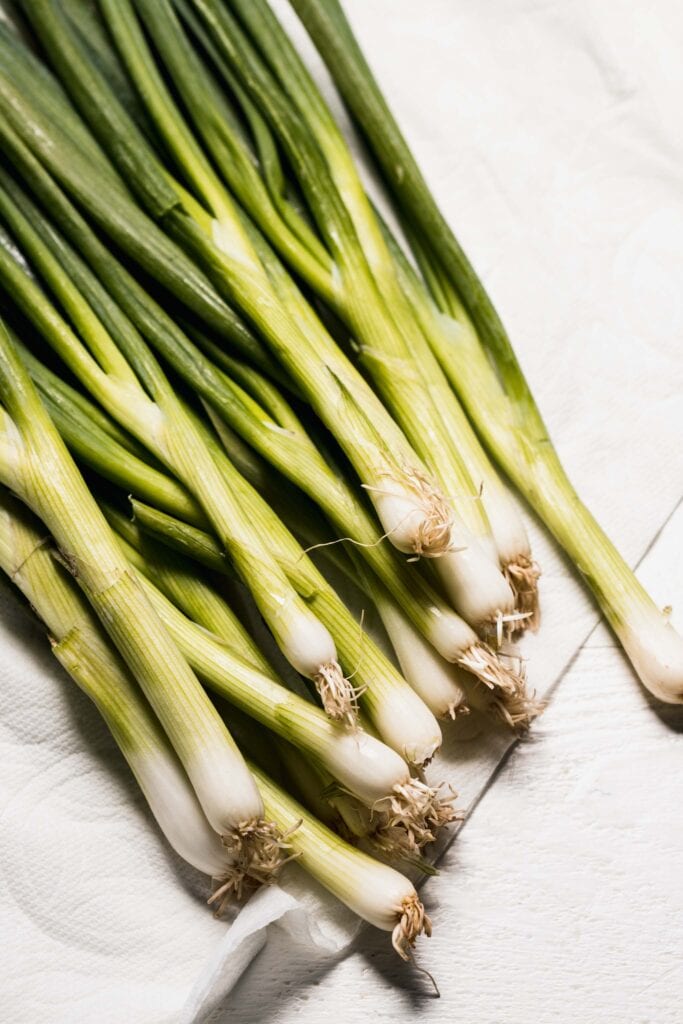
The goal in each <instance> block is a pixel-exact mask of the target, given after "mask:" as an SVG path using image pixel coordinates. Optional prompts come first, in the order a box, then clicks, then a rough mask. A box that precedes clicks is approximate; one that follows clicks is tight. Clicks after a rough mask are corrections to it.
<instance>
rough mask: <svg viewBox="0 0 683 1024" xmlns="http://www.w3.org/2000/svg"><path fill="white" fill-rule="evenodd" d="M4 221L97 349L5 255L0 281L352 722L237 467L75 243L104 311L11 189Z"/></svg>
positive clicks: (331, 705) (295, 659)
mask: <svg viewBox="0 0 683 1024" xmlns="http://www.w3.org/2000/svg"><path fill="white" fill-rule="evenodd" d="M0 216H2V218H3V219H4V220H5V222H6V223H7V224H8V226H9V227H10V228H11V230H12V232H13V235H14V237H15V238H16V239H17V241H18V242H19V243H20V244H21V246H22V247H23V249H24V251H25V252H26V254H28V255H29V257H30V258H31V260H32V261H33V264H34V266H35V267H36V269H37V270H39V272H40V273H41V275H42V276H43V278H44V279H45V280H46V282H47V283H48V284H49V286H50V288H51V290H52V291H53V293H54V294H55V296H56V297H57V298H58V300H59V301H60V302H61V304H62V306H63V307H64V309H65V310H66V311H67V312H68V313H69V315H70V317H71V320H72V321H73V323H74V325H75V326H77V327H78V329H79V331H80V335H81V338H82V339H83V341H84V342H86V343H87V345H88V348H87V347H86V344H84V343H83V342H81V341H79V338H78V337H77V336H76V335H75V334H74V332H73V331H72V330H71V328H70V326H69V324H68V323H67V322H66V321H65V320H63V319H62V318H61V317H60V316H59V314H58V313H57V310H56V309H55V308H54V307H53V306H52V305H51V304H50V302H49V301H48V299H47V297H46V296H45V295H44V293H42V292H41V291H40V289H39V287H38V286H37V284H36V283H35V282H34V281H33V280H32V279H31V278H30V277H29V276H28V275H27V274H26V273H25V272H24V271H23V269H22V268H21V267H20V266H19V264H18V263H17V261H16V260H13V259H12V258H11V255H10V254H8V253H7V252H6V251H5V250H4V249H3V247H2V246H0V281H1V282H2V283H3V285H4V287H5V289H7V290H8V291H10V292H11V294H12V298H13V300H14V302H15V303H17V304H18V305H19V306H20V307H21V308H22V310H23V312H24V313H25V314H26V315H27V316H28V317H29V318H30V319H31V320H32V321H33V323H34V324H35V326H36V327H37V328H38V330H40V331H41V333H42V334H43V336H44V337H45V338H46V340H47V341H49V343H50V344H51V345H52V346H53V347H54V348H55V349H56V351H57V352H58V353H59V354H60V356H61V357H62V358H63V359H64V360H65V361H66V363H67V365H69V366H70V368H71V369H72V370H73V371H74V373H75V374H76V375H77V376H79V377H80V379H81V380H82V381H83V383H84V384H85V385H86V386H87V387H88V388H89V390H90V391H91V392H92V394H93V395H94V396H96V397H97V398H98V399H99V401H101V402H102V403H103V404H104V405H105V407H106V408H107V409H108V410H109V412H110V413H111V414H112V415H113V416H114V417H115V418H116V419H117V420H118V421H119V422H120V423H121V424H123V425H124V426H125V427H126V428H127V429H128V430H129V431H130V432H131V433H132V434H133V435H134V436H135V437H137V438H138V440H139V441H140V442H141V443H142V444H146V445H147V446H148V447H150V448H151V449H152V450H153V451H154V454H155V455H156V456H157V458H158V459H159V460H160V461H161V462H163V463H164V464H165V465H166V466H168V467H169V468H170V469H171V470H172V471H173V472H174V473H175V475H177V476H178V477H179V478H180V479H181V480H182V482H183V483H184V484H185V485H186V487H187V488H188V490H189V491H190V492H191V493H193V494H194V495H195V497H196V498H197V500H198V501H199V502H200V504H201V505H202V507H203V509H204V512H205V514H206V516H207V518H208V519H209V520H210V521H211V522H212V524H213V527H214V529H215V530H216V532H217V534H218V536H219V537H220V538H221V541H222V543H223V545H224V547H225V548H226V550H227V551H228V552H229V554H230V558H231V560H232V561H233V563H234V564H235V566H236V568H237V570H238V572H239V573H240V575H241V576H242V577H243V578H244V580H245V582H246V583H247V585H248V586H249V587H250V589H251V591H252V593H253V595H254V598H255V600H256V603H257V604H258V606H259V609H260V610H261V613H262V614H263V616H264V618H265V619H266V621H267V622H268V624H269V626H270V628H271V630H272V632H273V635H274V636H275V638H276V640H277V642H278V644H279V646H280V649H281V650H282V652H283V654H284V655H285V657H286V658H287V660H288V661H289V662H290V664H292V665H293V666H294V668H296V669H297V671H300V672H302V673H303V674H304V675H306V676H308V677H309V678H311V679H313V680H314V682H315V683H316V686H317V687H318V688H319V692H320V694H321V699H323V701H324V703H325V707H326V709H327V711H328V713H329V714H331V715H333V716H334V717H339V718H347V719H352V718H353V715H354V710H355V696H354V691H353V687H352V686H351V685H350V684H349V683H348V682H347V680H346V679H345V678H344V676H343V674H342V672H341V669H340V667H339V663H338V661H337V654H336V649H335V646H334V641H333V639H332V636H331V635H330V633H329V631H328V630H327V628H326V627H325V626H324V625H323V624H322V623H321V622H320V621H319V620H318V619H317V618H316V616H315V615H314V614H313V613H312V612H311V611H310V609H309V607H308V606H307V605H306V603H305V602H304V600H303V599H302V597H301V596H300V595H299V594H298V593H297V591H296V590H295V589H294V587H293V586H292V585H291V583H290V582H289V580H288V579H287V577H286V576H285V574H284V572H283V571H282V569H281V568H280V566H279V565H278V563H277V562H276V560H275V559H274V558H273V557H272V555H271V554H270V551H269V549H268V548H267V547H266V544H265V543H264V540H263V536H262V535H260V534H259V533H258V532H257V531H256V530H255V529H254V527H253V525H252V523H251V522H250V520H249V518H248V516H246V515H245V514H244V511H243V509H242V506H241V504H240V503H239V501H238V500H237V499H236V498H235V494H234V490H235V488H234V481H233V479H232V478H233V477H234V478H237V477H238V476H239V474H238V473H237V471H236V470H235V469H234V467H233V466H232V463H230V462H229V460H227V459H226V460H224V466H223V468H222V471H221V469H219V467H218V466H217V465H216V463H215V460H214V458H213V457H212V455H211V453H210V452H209V451H208V450H207V448H206V446H205V444H204V443H203V439H202V437H201V435H200V434H199V432H198V430H197V429H196V427H195V424H194V421H193V419H192V418H191V417H190V416H188V415H187V413H186V411H185V408H184V407H183V405H182V404H181V403H180V402H179V401H178V398H177V396H176V395H175V392H174V391H173V389H172V387H171V385H170V383H169V381H168V379H167V377H166V376H165V374H164V372H163V370H162V369H161V366H160V365H159V363H157V361H156V359H155V358H154V356H153V354H152V353H151V351H150V350H149V349H148V348H147V346H146V344H145V342H144V340H143V339H142V337H141V336H140V335H139V333H138V332H137V330H136V329H135V327H134V326H133V324H132V323H131V322H130V321H129V320H128V319H127V318H126V317H125V315H124V314H123V313H122V311H121V310H120V309H119V308H118V306H116V304H115V303H114V302H113V300H112V299H111V298H110V297H109V296H108V295H107V293H106V292H105V291H104V290H103V289H102V288H101V287H100V286H99V284H98V282H97V281H96V279H95V278H94V277H93V276H92V275H91V274H90V273H89V271H88V268H87V267H86V266H85V264H83V263H82V261H80V259H79V257H78V256H77V254H76V253H74V252H73V251H71V250H70V249H69V247H68V245H67V243H65V242H62V251H63V252H64V253H65V259H66V260H68V264H69V266H71V267H74V268H77V269H78V271H79V283H80V282H85V285H86V286H87V287H88V289H89V297H90V299H91V301H93V302H97V306H96V307H95V308H94V307H93V306H92V305H90V303H89V302H88V301H87V300H86V298H85V297H84V295H83V294H82V293H81V291H80V290H79V288H78V287H77V285H76V284H75V282H74V280H73V278H72V277H70V276H69V275H68V274H67V273H66V271H65V270H64V267H63V266H62V264H61V263H60V262H59V261H58V260H57V259H56V258H55V256H54V255H53V253H52V251H51V250H50V249H49V248H48V247H47V246H46V245H45V244H43V242H42V240H41V238H40V235H39V232H38V231H37V230H34V228H33V227H32V226H31V224H30V223H29V222H28V220H27V219H26V218H25V217H24V215H23V213H22V212H21V210H20V209H19V207H18V206H17V205H16V204H15V203H14V201H13V200H12V198H11V197H10V195H9V193H8V192H7V191H5V189H3V188H2V187H0ZM43 227H44V225H43ZM100 318H102V319H100ZM104 318H106V326H105V323H104V322H103V320H104ZM109 331H111V332H112V335H114V336H115V337H116V339H117V341H118V346H119V347H117V345H116V344H115V343H114V341H113V339H112V336H110V334H109ZM123 353H125V355H124V354H123ZM128 360H130V362H129V361H128ZM133 367H135V369H133Z"/></svg>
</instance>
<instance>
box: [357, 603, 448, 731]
mask: <svg viewBox="0 0 683 1024" xmlns="http://www.w3.org/2000/svg"><path fill="white" fill-rule="evenodd" d="M373 600H374V602H375V605H376V607H377V610H378V611H379V614H380V617H381V619H382V623H383V624H384V628H385V629H386V631H387V633H388V635H389V639H390V640H391V644H392V646H393V648H394V650H395V652H396V656H397V658H398V660H399V664H400V666H401V671H402V672H403V675H404V676H405V677H406V679H407V680H408V682H409V683H410V685H411V686H412V687H413V689H414V690H415V692H416V693H417V694H418V695H419V696H420V697H421V698H422V700H423V701H424V703H425V704H426V705H427V707H428V708H429V709H430V710H431V711H432V712H433V714H435V715H436V716H437V718H448V717H450V718H455V717H456V715H457V714H458V712H462V713H466V711H467V699H466V696H465V693H464V691H463V689H462V686H461V685H460V682H459V679H458V676H459V670H458V669H457V668H456V667H455V665H453V664H450V663H449V662H447V661H446V660H445V659H444V658H442V657H441V655H440V654H439V653H438V652H437V651H435V650H434V648H433V647H432V645H431V644H430V643H428V642H427V641H426V640H425V638H424V637H423V636H422V635H421V633H419V632H418V631H417V630H416V629H415V627H414V626H413V624H412V623H411V621H410V619H408V618H407V617H406V616H405V615H404V614H403V612H402V611H401V609H400V608H399V607H398V605H396V604H395V603H394V602H393V601H392V600H391V599H390V598H388V597H387V596H386V594H379V593H375V594H373Z"/></svg>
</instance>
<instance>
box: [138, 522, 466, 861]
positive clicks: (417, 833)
mask: <svg viewBox="0 0 683 1024" xmlns="http://www.w3.org/2000/svg"><path fill="white" fill-rule="evenodd" d="M119 543H120V545H121V549H122V551H123V552H124V553H125V555H126V557H127V558H128V560H129V564H130V565H131V566H132V567H135V569H134V575H135V578H136V579H137V580H138V581H139V583H140V586H141V587H142V589H143V591H144V592H145V594H146V595H147V597H148V598H149V601H150V603H151V604H152V606H153V607H154V609H155V610H156V612H157V613H158V615H159V617H160V618H161V620H162V622H163V623H164V625H165V626H166V628H167V629H168V631H169V633H170V635H171V636H172V637H173V639H174V640H175V642H176V643H177V644H178V647H179V648H180V650H181V651H182V652H183V654H184V655H185V657H186V658H187V660H188V661H189V663H190V664H191V665H192V666H193V668H194V670H195V671H196V672H197V674H198V675H199V676H200V677H201V678H202V679H203V680H204V681H205V682H206V684H207V685H208V686H210V687H211V689H212V690H214V691H215V692H216V693H217V694H218V695H219V696H221V697H224V698H225V699H226V700H228V701H230V703H232V704H234V705H235V706H236V707H237V708H239V709H240V710H241V711H243V712H244V713H245V714H247V715H249V716H250V717H252V718H255V719H257V720H258V721H259V722H261V724H262V725H265V726H266V727H267V728H269V729H271V730H272V731H273V732H276V733H277V734H278V735H279V736H282V737H283V738H284V739H286V740H288V741H289V742H291V743H293V744H295V745H296V746H297V747H299V748H300V749H301V750H303V751H305V753H306V754H307V755H308V756H309V757H311V758H312V759H313V760H314V761H315V762H316V763H318V764H320V765H321V766H322V767H323V768H324V769H325V770H326V771H328V772H329V773H330V774H331V775H332V776H334V777H335V778H336V779H337V780H338V781H339V782H340V784H341V785H342V786H344V787H345V788H346V789H347V790H349V791H350V792H351V793H353V794H354V795H355V796H356V797H357V798H358V799H359V800H361V801H362V802H363V803H364V804H366V806H367V807H369V808H370V809H371V810H372V811H373V812H375V813H376V814H377V816H378V829H379V830H380V831H381V829H382V828H383V827H386V828H392V827H395V826H397V825H399V826H401V827H402V828H403V829H404V830H405V832H406V833H407V836H408V837H409V839H410V841H411V843H412V844H413V845H414V846H415V847H420V846H423V845H424V844H425V843H428V842H432V841H433V839H434V838H435V837H436V834H437V833H438V831H439V830H440V829H441V828H442V827H443V826H444V825H446V824H447V823H448V822H449V821H451V820H452V819H453V811H452V809H451V807H450V798H449V799H447V800H443V799H442V798H441V797H440V795H439V791H438V789H435V788H433V787H429V786H427V785H426V784H425V783H423V782H421V781H420V780H419V779H413V778H411V776H410V772H409V770H408V766H407V764H406V763H405V761H404V760H403V759H402V758H401V757H400V756H399V755H398V754H397V753H396V752H395V751H393V750H391V748H390V747H388V746H386V745H385V744H384V743H382V742H381V741H380V740H378V739H377V738H376V737H374V736H373V735H372V734H371V733H369V732H366V731H365V730H362V729H359V730H355V731H353V732H351V731H349V730H348V729H346V728H344V726H343V725H342V724H341V723H339V722H334V721H331V720H330V719H329V718H327V717H326V716H325V715H324V714H323V712H322V711H321V710H320V709H319V708H316V707H315V706H314V705H312V704H310V703H309V702H308V701H307V700H305V699H304V698H303V697H301V696H299V695H298V694H297V693H294V692H292V691H290V690H288V689H287V688H285V687H284V686H283V685H282V684H281V683H280V682H279V681H278V680H277V679H275V678H274V674H273V671H272V669H267V670H266V671H264V668H263V667H261V665H256V664H255V663H254V657H253V651H252V647H251V642H250V641H247V642H246V643H245V642H243V640H242V639H240V637H239V635H237V636H236V637H234V638H233V642H234V643H236V644H237V647H236V648H234V647H232V646H231V645H230V643H229V642H227V643H226V642H225V641H224V640H222V639H219V638H218V637H216V636H214V635H213V634H211V633H210V632H209V631H208V630H207V629H206V628H205V627H203V626H200V625H198V624H197V623H195V622H193V621H192V620H191V619H189V618H188V617H187V616H186V615H183V613H182V612H181V611H180V610H179V609H178V608H177V607H176V606H175V605H174V604H173V603H172V602H171V601H170V600H169V599H168V598H167V597H166V596H165V595H164V594H163V593H162V592H161V590H160V589H158V588H157V587H156V586H155V585H154V583H153V582H152V581H151V579H150V578H149V577H148V576H147V573H148V572H149V571H150V570H149V567H148V566H147V565H146V563H145V560H144V558H143V557H142V556H140V553H139V552H138V551H136V550H135V548H133V547H132V546H131V545H129V544H128V542H127V541H126V540H125V539H124V538H123V536H121V535H119ZM170 571H171V572H172V571H173V570H172V569H171V570H170ZM167 586H168V584H167Z"/></svg>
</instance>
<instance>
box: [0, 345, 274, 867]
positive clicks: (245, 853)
mask: <svg viewBox="0 0 683 1024" xmlns="http://www.w3.org/2000/svg"><path fill="white" fill-rule="evenodd" d="M0 402H1V403H2V405H1V406H0V482H2V483H3V484H4V485H5V486H6V487H9V488H10V489H11V490H12V491H13V492H14V493H15V494H17V495H19V496H20V497H21V499H22V500H23V501H24V502H25V503H26V504H27V505H28V506H29V507H30V508H31V509H32V510H33V511H34V512H35V513H36V515H38V516H39V518H40V519H42V521H43V522H44V523H45V525H46V527H47V528H48V529H49V531H50V533H51V534H52V536H53V537H54V539H55V542H56V543H57V545H58V547H59V550H60V552H61V555H62V557H63V559H64V560H65V563H66V565H67V566H68V567H69V569H70V571H71V572H72V573H73V575H74V576H75V577H76V578H77V579H78V582H79V584H80V586H81V587H82V588H83V591H84V592H85V594H86V595H87V597H88V600H89V601H90V603H91V605H92V606H93V608H94V610H95V612H96V613H97V615H98V617H99V619H100V621H101V622H102V624H103V625H104V627H105V629H106V630H107V632H108V633H109V635H110V636H111V638H112V640H113V641H114V643H115V645H116V647H117V648H118V649H119V652H120V653H121V655H122V656H123V658H124V660H125V661H126V662H127V664H128V666H129V668H130V669H131V671H132V672H133V674H134V675H135V677H136V679H137V680H138V682H139V683H140V685H141V687H142V689H143V691H144V693H145V695H146V697H147V699H148V700H149V702H150V704H151V705H152V707H153V709H154V711H155V713H156V715H157V717H158V719H159V721H160V722H161V724H162V725H163V727H164V730H165V732H166V734H167V736H168V738H169V739H170V741H171V743H172V744H173V747H174V749H175V751H176V753H177V755H178V757H179V758H180V760H181V762H182V764H183V766H184V768H185V771H186V772H187V774H188V777H189V779H190V781H191V783H192V786H193V788H194V790H195V792H196V794H197V797H198V799H199V801H200V803H201V805H202V808H203V810H204V813H205V814H206V817H207V819H208V821H209V823H210V824H211V826H212V827H213V828H214V829H215V830H216V831H217V832H218V833H219V834H220V835H221V836H222V837H223V840H224V842H225V843H226V844H227V845H228V847H229V848H230V849H231V850H232V851H233V854H234V856H235V859H236V860H237V861H238V864H240V865H241V866H242V868H243V869H244V870H245V871H246V872H247V873H248V872H251V871H252V870H254V871H256V872H257V873H258V874H259V876H261V875H262V874H263V873H264V872H265V873H266V874H272V872H273V871H274V870H276V869H277V865H278V863H279V860H280V852H279V846H278V838H277V834H276V833H275V831H274V829H273V827H272V825H271V824H269V823H267V822H266V821H265V820H264V818H263V806H262V804H261V800H260V797H259V795H258V792H257V790H256V787H255V785H254V781H253V779H252V777H251V775H250V774H249V772H248V770H247V768H246V765H245V764H244V761H243V759H242V757H241V755H240V753H239V751H238V750H237V748H236V746H235V745H234V743H233V741H232V738H231V736H230V733H229V732H228V730H227V728H226V727H225V724H224V723H223V721H222V720H221V719H220V718H219V716H218V715H217V713H216V711H215V709H214V708H213V706H212V705H211V703H210V701H209V700H208V698H207V697H206V694H205V693H204V691H203V690H202V688H201V686H200V684H199V682H198V681H197V679H196V677H195V675H194V674H193V672H192V670H191V669H190V667H189V665H188V664H187V662H186V661H185V659H184V658H183V657H182V655H181V654H180V652H179V650H178V648H177V647H176V646H175V644H174V643H173V641H172V640H171V639H170V637H169V636H168V634H167V632H166V630H165V628H164V627H163V625H162V623H161V621H160V620H159V618H158V617H157V615H156V613H155V612H154V610H153V609H152V607H151V606H150V604H149V602H148V600H147V598H146V597H145V595H144V594H143V593H142V591H141V589H140V587H139V585H138V584H136V582H135V581H134V580H133V578H132V576H131V574H130V572H129V569H128V564H127V562H126V561H125V559H124V558H123V556H122V554H121V551H120V548H119V547H118V545H117V542H116V540H115V538H114V536H113V535H112V533H111V531H110V529H109V527H108V525H107V523H106V521H105V519H104V518H103V516H102V513H101V512H100V510H99V508H98V507H97V505H96V503H95V501H94V500H93V498H92V497H91V495H90V492H89V491H88V489H87V487H86V486H85V483H84V481H83V478H82V477H81V476H80V474H79V472H78V470H77V469H76V466H75V464H74V463H73V462H72V460H71V457H70V455H69V453H68V451H67V449H66V448H65V447H64V444H63V442H62V440H61V438H60V437H59V434H58V433H57V431H56V429H55V427H54V425H53V424H52V422H51V420H50V419H49V417H48V415H47V413H46V412H45V410H44V408H43V406H42V405H41V403H40V400H39V398H38V395H37V392H36V391H35V389H34V387H33V385H32V383H31V380H30V378H29V376H28V373H27V372H26V370H25V369H24V367H23V365H22V363H21V362H20V360H19V358H18V356H17V354H16V352H15V350H14V348H13V347H12V343H11V341H10V338H9V335H8V334H7V331H6V330H5V328H4V325H0ZM226 780H229V782H228V783H226Z"/></svg>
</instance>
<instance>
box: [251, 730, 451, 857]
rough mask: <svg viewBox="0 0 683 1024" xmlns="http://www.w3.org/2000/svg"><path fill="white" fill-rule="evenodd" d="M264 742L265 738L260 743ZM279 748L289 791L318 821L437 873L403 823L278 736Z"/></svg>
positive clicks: (382, 853) (379, 853)
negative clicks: (372, 805)
mask: <svg viewBox="0 0 683 1024" xmlns="http://www.w3.org/2000/svg"><path fill="white" fill-rule="evenodd" d="M241 742H242V736H241V734H240V743H241ZM264 742H265V739H262V740H261V745H263V743H264ZM277 747H278V754H279V757H280V762H281V764H282V766H283V768H284V771H285V773H286V777H287V781H288V785H287V787H286V789H287V792H288V793H291V795H292V796H294V797H295V798H296V799H298V800H299V801H300V802H301V803H303V804H304V805H305V806H306V807H307V808H308V810H309V811H311V812H312V813H313V814H314V815H315V816H316V818H318V820H319V821H322V822H323V824H325V825H327V827H328V828H331V829H332V830H333V831H334V832H337V833H338V834H339V835H340V836H341V837H342V838H343V839H345V840H346V841H347V842H348V843H351V844H352V845H354V846H358V847H359V848H360V849H361V850H364V851H365V852H366V853H368V854H370V856H372V857H375V858H377V859H378V860H381V861H384V862H385V863H390V864H393V865H396V864H397V863H403V864H405V866H406V868H408V869H412V868H418V869H419V871H420V872H421V873H422V874H425V875H434V874H436V871H435V869H434V867H433V866H432V865H431V864H430V863H429V861H427V860H426V859H425V858H424V856H423V855H422V854H421V852H420V851H419V848H416V845H415V842H414V839H413V838H412V837H411V835H410V834H409V833H408V832H407V831H406V829H405V828H404V827H403V826H402V825H401V824H398V823H397V824H394V825H390V824H389V823H388V820H387V818H386V816H379V815H378V814H377V812H373V811H372V810H371V809H370V808H369V807H368V806H367V805H366V804H363V803H362V801H360V800H359V799H358V798H357V797H355V796H353V795H352V794H351V793H349V792H348V791H347V790H345V789H344V788H343V787H342V786H341V785H340V783H339V781H338V780H337V779H334V778H333V777H332V776H331V775H330V774H329V772H326V771H325V770H324V769H323V768H320V766H319V765H314V764H311V761H310V759H309V758H307V757H306V755H305V754H304V753H303V752H302V751H301V750H300V749H299V747H295V746H294V745H293V744H291V743H288V742H287V741H286V740H282V739H278V743H277ZM246 753H247V756H250V750H248V749H247V750H246ZM460 816H461V813H460V812H459V811H455V812H454V820H457V819H458V818H460Z"/></svg>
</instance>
